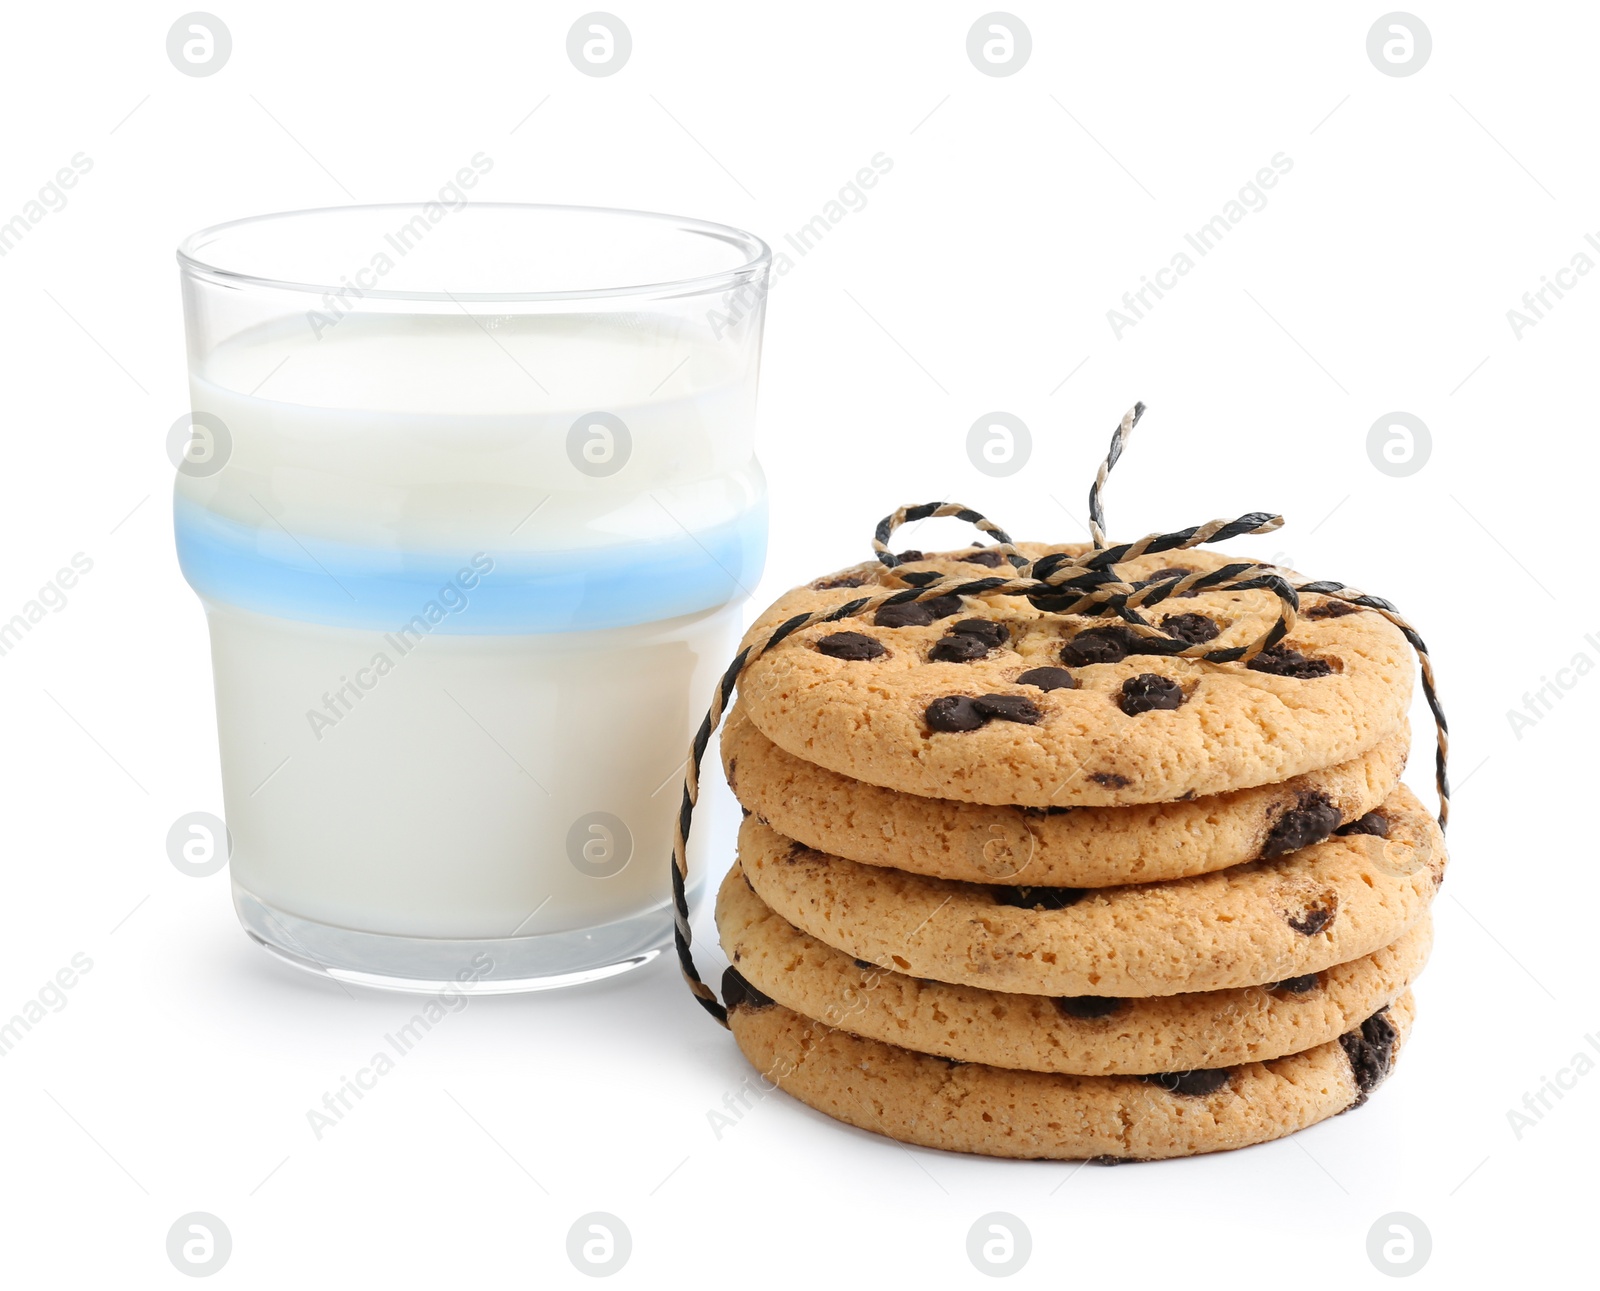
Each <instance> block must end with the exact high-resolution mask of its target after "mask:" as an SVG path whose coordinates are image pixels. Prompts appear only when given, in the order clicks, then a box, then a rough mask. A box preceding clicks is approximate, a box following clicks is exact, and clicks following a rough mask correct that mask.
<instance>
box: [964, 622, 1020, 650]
mask: <svg viewBox="0 0 1600 1291" xmlns="http://www.w3.org/2000/svg"><path fill="white" fill-rule="evenodd" d="M950 630H951V631H952V632H959V633H960V634H961V635H962V636H964V637H977V638H978V640H980V641H982V642H984V643H986V644H988V645H991V646H1003V645H1005V644H1007V643H1008V642H1009V641H1010V640H1011V629H1009V628H1008V627H1006V625H1005V624H1004V623H996V622H995V621H994V620H993V619H959V620H957V621H956V622H955V623H953V624H952V625H951V627H950Z"/></svg>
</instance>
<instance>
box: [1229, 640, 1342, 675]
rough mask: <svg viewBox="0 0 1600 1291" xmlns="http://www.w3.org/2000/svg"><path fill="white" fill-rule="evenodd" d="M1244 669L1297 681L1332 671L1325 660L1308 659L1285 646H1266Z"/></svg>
mask: <svg viewBox="0 0 1600 1291" xmlns="http://www.w3.org/2000/svg"><path fill="white" fill-rule="evenodd" d="M1245 667H1246V668H1249V669H1251V670H1253V671H1255V672H1265V673H1269V674H1271V675H1272V676H1274V677H1293V678H1295V679H1296V680H1298V681H1311V680H1313V679H1315V678H1317V677H1326V676H1327V675H1328V674H1329V673H1330V672H1332V671H1333V667H1332V665H1331V664H1329V663H1328V661H1327V660H1326V659H1308V658H1306V656H1305V655H1303V654H1301V653H1300V652H1299V651H1298V650H1291V649H1290V648H1289V647H1288V646H1285V645H1275V646H1268V647H1267V648H1266V649H1265V650H1263V651H1262V652H1261V653H1260V654H1258V655H1257V656H1256V657H1255V658H1254V659H1252V660H1251V661H1250V662H1249V663H1247V664H1246V665H1245Z"/></svg>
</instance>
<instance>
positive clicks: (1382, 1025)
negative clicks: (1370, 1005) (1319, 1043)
mask: <svg viewBox="0 0 1600 1291" xmlns="http://www.w3.org/2000/svg"><path fill="white" fill-rule="evenodd" d="M1388 1013H1389V1010H1388V1009H1387V1008H1381V1009H1379V1010H1378V1011H1377V1012H1376V1013H1374V1014H1373V1015H1372V1016H1371V1017H1370V1018H1368V1019H1367V1020H1366V1021H1365V1022H1363V1023H1362V1024H1361V1026H1360V1028H1359V1029H1358V1030H1355V1031H1347V1032H1345V1034H1344V1035H1342V1036H1340V1037H1339V1047H1340V1048H1341V1049H1343V1050H1344V1056H1345V1057H1346V1058H1348V1059H1349V1060H1350V1074H1351V1075H1353V1076H1354V1077H1355V1081H1356V1101H1355V1102H1353V1103H1351V1104H1350V1106H1351V1107H1360V1106H1361V1104H1362V1103H1364V1102H1366V1101H1367V1096H1368V1095H1369V1094H1371V1093H1372V1091H1373V1090H1374V1089H1376V1088H1377V1087H1378V1086H1379V1085H1381V1084H1382V1083H1383V1080H1384V1077H1386V1076H1387V1075H1388V1074H1389V1069H1390V1068H1391V1067H1392V1066H1393V1065H1394V1042H1395V1041H1396V1040H1398V1039H1399V1038H1400V1033H1399V1032H1398V1031H1397V1030H1396V1029H1395V1025H1394V1023H1393V1022H1391V1021H1389V1018H1388Z"/></svg>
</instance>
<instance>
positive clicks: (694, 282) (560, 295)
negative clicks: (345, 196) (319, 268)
mask: <svg viewBox="0 0 1600 1291" xmlns="http://www.w3.org/2000/svg"><path fill="white" fill-rule="evenodd" d="M430 205H434V203H432V202H352V203H348V204H345V205H342V206H311V207H303V208H301V209H298V210H292V211H273V212H270V213H268V214H264V215H247V216H244V217H243V218H241V219H237V220H225V221H223V222H221V223H219V224H210V225H207V226H206V227H205V228H202V229H197V230H196V231H195V232H193V233H191V234H189V236H188V237H186V238H184V239H183V241H182V242H180V243H179V244H178V249H177V257H178V264H179V266H180V267H181V268H182V269H183V270H184V272H186V273H189V274H192V275H194V276H195V277H198V278H202V279H205V280H207V281H210V282H214V283H218V284H220V285H222V286H228V287H259V288H268V289H271V290H278V291H296V292H305V293H307V294H312V295H318V296H321V295H326V294H327V293H329V292H338V291H339V290H340V289H341V288H340V285H339V284H336V283H316V282H309V281H304V282H302V281H296V280H294V279H291V278H274V277H263V276H261V275H259V274H253V273H246V272H243V271H241V270H237V269H229V268H226V267H224V266H223V265H222V264H218V263H213V262H212V261H211V260H208V259H207V258H205V257H204V255H203V254H202V252H203V250H204V248H205V247H206V246H207V245H209V243H210V242H213V241H215V240H216V239H217V237H219V236H220V235H223V234H225V233H227V232H229V231H230V230H234V229H240V228H244V227H246V226H248V225H261V224H269V223H272V222H274V221H279V220H294V219H301V218H305V217H308V216H318V215H335V214H341V213H345V212H353V211H367V212H376V211H421V210H422V209H424V208H425V207H427V206H430ZM459 209H461V210H472V209H477V210H499V211H523V212H561V213H564V214H569V215H600V216H620V217H624V218H626V219H628V220H637V221H643V222H647V223H658V224H670V225H673V226H675V227H676V228H677V229H679V230H680V231H682V232H685V233H694V234H699V235H700V236H702V237H711V238H715V239H716V240H718V241H720V242H724V243H726V244H728V245H729V246H732V247H735V248H737V249H739V250H740V251H741V252H742V253H743V256H744V258H743V260H742V261H741V263H739V264H737V265H735V266H733V267H732V268H728V269H718V270H714V271H712V272H709V273H701V274H692V275H689V276H687V277H671V276H663V277H662V278H660V279H659V280H656V281H651V282H640V283H628V284H623V285H620V286H614V287H592V288H578V289H572V290H567V291H495V292H486V291H459V292H448V291H415V290H411V291H394V290H384V289H382V288H372V289H368V290H364V291H363V292H362V293H361V295H362V296H363V297H365V298H367V299H376V300H399V301H407V300H411V301H418V302H423V301H429V302H432V301H456V302H495V301H507V302H509V301H529V302H537V301H566V300H602V299H606V298H613V297H619V296H659V295H663V294H670V295H674V296H678V295H683V296H690V295H699V294H702V293H710V292H715V291H719V290H724V289H726V288H728V287H730V286H732V285H734V284H736V283H738V282H740V281H743V280H748V279H750V278H752V277H754V276H755V275H756V274H758V273H759V272H761V271H763V270H764V269H766V268H767V267H768V266H769V265H770V264H771V263H772V248H771V247H769V246H768V245H767V244H766V242H765V241H763V240H762V239H761V238H759V237H757V236H756V235H755V234H754V233H747V232H745V231H744V230H743V229H736V228H734V227H733V226H732V225H731V224H718V223H716V222H715V221H712V220H701V219H696V218H694V217H692V216H686V215H668V214H665V213H662V212H658V211H637V210H629V209H628V208H626V207H615V206H582V205H567V204H560V203H547V202H466V203H463V205H462V206H461V207H460V208H459Z"/></svg>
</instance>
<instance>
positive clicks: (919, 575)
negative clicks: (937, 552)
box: [900, 569, 944, 587]
mask: <svg viewBox="0 0 1600 1291" xmlns="http://www.w3.org/2000/svg"><path fill="white" fill-rule="evenodd" d="M900 577H901V578H903V579H904V580H905V581H906V582H907V583H909V584H910V585H911V586H912V587H926V586H927V585H928V584H929V583H937V582H938V581H939V580H940V579H941V578H943V577H944V575H943V574H941V573H940V572H939V571H938V570H937V569H923V570H918V571H917V572H916V573H913V574H901V575H900Z"/></svg>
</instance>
